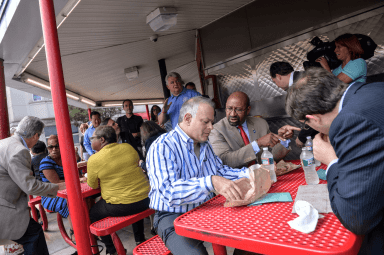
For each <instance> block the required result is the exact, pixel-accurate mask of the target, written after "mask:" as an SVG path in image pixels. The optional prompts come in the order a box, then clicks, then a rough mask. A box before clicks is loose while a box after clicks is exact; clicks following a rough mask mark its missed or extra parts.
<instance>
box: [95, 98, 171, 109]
mask: <svg viewBox="0 0 384 255" xmlns="http://www.w3.org/2000/svg"><path fill="white" fill-rule="evenodd" d="M132 102H133V105H146V104H147V105H153V104H163V103H164V99H163V98H154V99H148V100H145V99H134V100H132ZM122 105H123V101H105V102H102V103H101V106H102V107H122Z"/></svg>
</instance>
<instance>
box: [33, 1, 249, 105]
mask: <svg viewBox="0 0 384 255" xmlns="http://www.w3.org/2000/svg"><path fill="white" fill-rule="evenodd" d="M249 2H251V1H249V0H242V1H230V0H215V1H187V0H182V1H126V0H114V1H112V0H108V1H104V0H82V1H81V2H80V4H79V5H78V6H77V7H76V9H75V10H74V11H73V12H72V13H71V15H70V16H69V17H68V19H67V20H66V21H65V22H64V23H63V24H62V25H61V27H60V28H59V30H58V32H59V41H60V49H61V55H62V62H63V69H64V77H65V83H66V87H67V89H69V90H71V91H73V92H76V93H78V94H80V95H82V96H85V97H87V98H90V99H92V100H95V101H112V100H122V99H125V98H127V97H129V98H132V99H147V98H161V97H163V92H162V87H161V83H160V77H159V68H158V62H157V61H158V60H159V59H162V58H164V59H165V60H166V65H167V70H168V71H171V70H174V69H177V68H180V67H183V66H185V65H187V64H190V63H191V62H192V61H194V58H195V33H196V32H195V30H196V29H197V28H200V27H202V26H205V25H207V24H208V23H210V22H212V21H214V20H216V19H218V18H220V17H222V16H224V15H226V14H228V13H229V12H231V11H233V10H235V9H237V8H239V7H241V6H243V5H245V4H247V3H249ZM161 6H169V7H175V8H176V9H177V11H178V17H177V19H178V22H177V25H176V26H175V27H173V28H171V29H169V30H168V31H164V32H160V33H158V34H159V39H158V42H156V43H153V42H151V41H150V40H149V37H150V36H151V35H153V34H154V32H153V31H152V30H151V28H150V27H149V26H148V25H147V24H146V16H147V15H148V14H149V13H150V12H151V11H153V10H154V9H156V8H157V7H161ZM132 66H138V67H139V73H140V74H139V78H138V79H136V80H134V81H130V82H129V81H128V80H127V78H126V77H125V75H124V68H128V67H132ZM26 72H27V73H30V74H33V75H36V76H37V77H40V78H42V79H45V80H49V79H48V70H47V64H46V59H45V49H44V50H42V51H40V53H39V54H38V55H37V56H36V58H35V59H34V61H33V62H32V63H31V64H30V66H29V67H28V68H27V70H26ZM196 75H197V71H196ZM155 80H158V85H157V86H150V88H151V90H150V91H149V90H148V88H149V86H148V85H150V83H151V84H153V81H155ZM187 81H188V80H187Z"/></svg>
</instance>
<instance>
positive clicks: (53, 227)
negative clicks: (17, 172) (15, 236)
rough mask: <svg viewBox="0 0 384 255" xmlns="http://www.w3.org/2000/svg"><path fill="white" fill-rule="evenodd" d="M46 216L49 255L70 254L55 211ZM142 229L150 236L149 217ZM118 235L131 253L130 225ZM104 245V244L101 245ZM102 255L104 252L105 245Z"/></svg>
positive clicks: (208, 245) (230, 252) (133, 242)
mask: <svg viewBox="0 0 384 255" xmlns="http://www.w3.org/2000/svg"><path fill="white" fill-rule="evenodd" d="M47 218H48V230H47V231H46V232H45V238H46V240H47V244H48V249H49V254H51V255H70V254H72V253H73V252H75V251H76V250H75V249H74V248H72V247H71V246H70V245H68V244H67V243H66V242H64V239H63V238H62V237H61V234H60V231H59V227H58V225H57V221H56V213H47ZM63 222H64V226H65V228H66V229H69V223H68V221H67V220H66V219H63ZM144 229H145V237H146V238H147V239H149V238H151V237H152V234H151V233H150V221H149V219H147V218H146V219H144ZM117 234H118V235H119V238H120V239H121V242H122V243H123V245H124V248H125V249H127V254H128V255H132V254H133V253H132V251H133V249H134V248H135V247H136V243H135V240H134V238H133V231H132V227H131V226H128V227H126V228H124V229H121V230H120V231H118V232H117ZM98 244H99V245H103V244H102V243H101V242H100V241H98ZM204 245H205V246H206V247H207V250H208V254H209V255H213V250H212V245H211V244H210V243H204ZM103 247H104V246H103ZM233 250H234V249H233V248H229V247H228V248H227V254H228V255H232V253H233ZM3 254H4V252H3V251H2V247H0V255H3ZM101 254H102V255H104V254H105V247H104V250H103V252H102V253H101Z"/></svg>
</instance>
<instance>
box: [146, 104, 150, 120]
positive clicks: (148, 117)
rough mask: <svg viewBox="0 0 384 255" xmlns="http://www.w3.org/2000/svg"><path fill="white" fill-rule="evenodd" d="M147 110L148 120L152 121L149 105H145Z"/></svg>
mask: <svg viewBox="0 0 384 255" xmlns="http://www.w3.org/2000/svg"><path fill="white" fill-rule="evenodd" d="M145 109H146V110H147V118H148V120H151V115H150V114H149V110H148V105H147V104H146V105H145Z"/></svg>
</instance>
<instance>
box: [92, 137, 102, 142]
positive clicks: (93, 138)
mask: <svg viewBox="0 0 384 255" xmlns="http://www.w3.org/2000/svg"><path fill="white" fill-rule="evenodd" d="M98 138H100V137H98V136H92V137H90V138H89V140H90V141H91V142H92V141H93V140H95V139H98Z"/></svg>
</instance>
